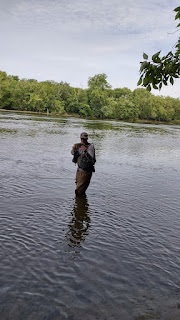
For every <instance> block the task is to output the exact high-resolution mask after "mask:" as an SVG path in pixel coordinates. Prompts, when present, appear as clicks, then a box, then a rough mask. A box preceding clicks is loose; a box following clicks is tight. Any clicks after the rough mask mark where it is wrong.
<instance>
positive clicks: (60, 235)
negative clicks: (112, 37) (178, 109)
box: [0, 112, 180, 320]
mask: <svg viewBox="0 0 180 320" xmlns="http://www.w3.org/2000/svg"><path fill="white" fill-rule="evenodd" d="M82 131H87V132H88V133H89V142H93V143H94V146H95V149H96V158H97V162H96V172H95V173H93V177H92V180H91V184H90V186H89V188H88V190H87V195H86V197H84V198H76V197H75V195H74V190H75V172H76V166H75V164H73V163H72V156H71V153H70V151H71V147H72V145H73V144H74V143H77V142H79V135H80V133H81V132H82ZM0 176H1V179H0V221H1V232H0V243H1V246H0V319H1V320H21V319H22V320H66V319H68V320H84V319H85V320H96V319H98V320H121V319H122V320H135V319H137V320H144V319H162V320H165V319H173V320H174V319H180V277H179V274H180V268H179V267H180V241H179V237H180V196H179V190H180V126H171V125H152V124H146V125H145V124H133V123H124V122H118V121H100V120H84V119H77V118H53V117H49V116H48V117H46V116H36V115H27V114H23V115H22V114H16V113H14V114H13V113H3V112H1V113H0Z"/></svg>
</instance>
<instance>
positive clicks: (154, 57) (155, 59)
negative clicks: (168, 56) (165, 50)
mask: <svg viewBox="0 0 180 320" xmlns="http://www.w3.org/2000/svg"><path fill="white" fill-rule="evenodd" d="M160 52H161V51H158V52H156V53H155V54H153V56H152V61H153V62H156V61H157V58H159V54H160ZM158 60H160V58H159V59H158ZM158 62H159V61H158Z"/></svg>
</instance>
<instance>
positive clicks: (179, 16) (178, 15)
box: [175, 12, 180, 20]
mask: <svg viewBox="0 0 180 320" xmlns="http://www.w3.org/2000/svg"><path fill="white" fill-rule="evenodd" d="M177 19H180V12H178V13H177V14H176V16H175V20H177Z"/></svg>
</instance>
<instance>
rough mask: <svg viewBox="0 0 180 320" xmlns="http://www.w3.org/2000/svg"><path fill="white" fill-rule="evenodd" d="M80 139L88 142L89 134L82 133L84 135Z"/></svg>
mask: <svg viewBox="0 0 180 320" xmlns="http://www.w3.org/2000/svg"><path fill="white" fill-rule="evenodd" d="M80 138H81V139H85V140H87V139H88V134H87V133H86V132H82V133H81V134H80Z"/></svg>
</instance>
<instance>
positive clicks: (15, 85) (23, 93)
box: [0, 71, 180, 121]
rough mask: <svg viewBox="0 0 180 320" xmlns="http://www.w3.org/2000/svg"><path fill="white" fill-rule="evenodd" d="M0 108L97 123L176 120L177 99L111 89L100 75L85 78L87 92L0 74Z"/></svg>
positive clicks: (179, 108)
mask: <svg viewBox="0 0 180 320" xmlns="http://www.w3.org/2000/svg"><path fill="white" fill-rule="evenodd" d="M0 108H1V109H7V110H19V111H34V112H43V113H44V112H47V110H48V112H49V113H55V114H77V115H80V116H81V117H96V118H99V119H119V120H131V121H132V120H137V119H142V120H156V121H173V120H180V99H174V98H171V97H163V96H154V95H153V94H152V93H150V92H148V91H147V90H145V89H143V88H138V89H135V90H133V91H131V90H130V89H128V88H115V89H112V87H111V85H110V84H109V83H108V82H107V76H106V74H104V73H103V74H97V75H95V76H94V77H91V78H89V79H88V87H87V89H82V88H74V87H72V86H70V85H69V84H68V83H66V82H60V83H58V82H54V81H43V82H38V81H37V80H34V79H19V77H18V76H13V75H7V73H6V72H4V71H0Z"/></svg>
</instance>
